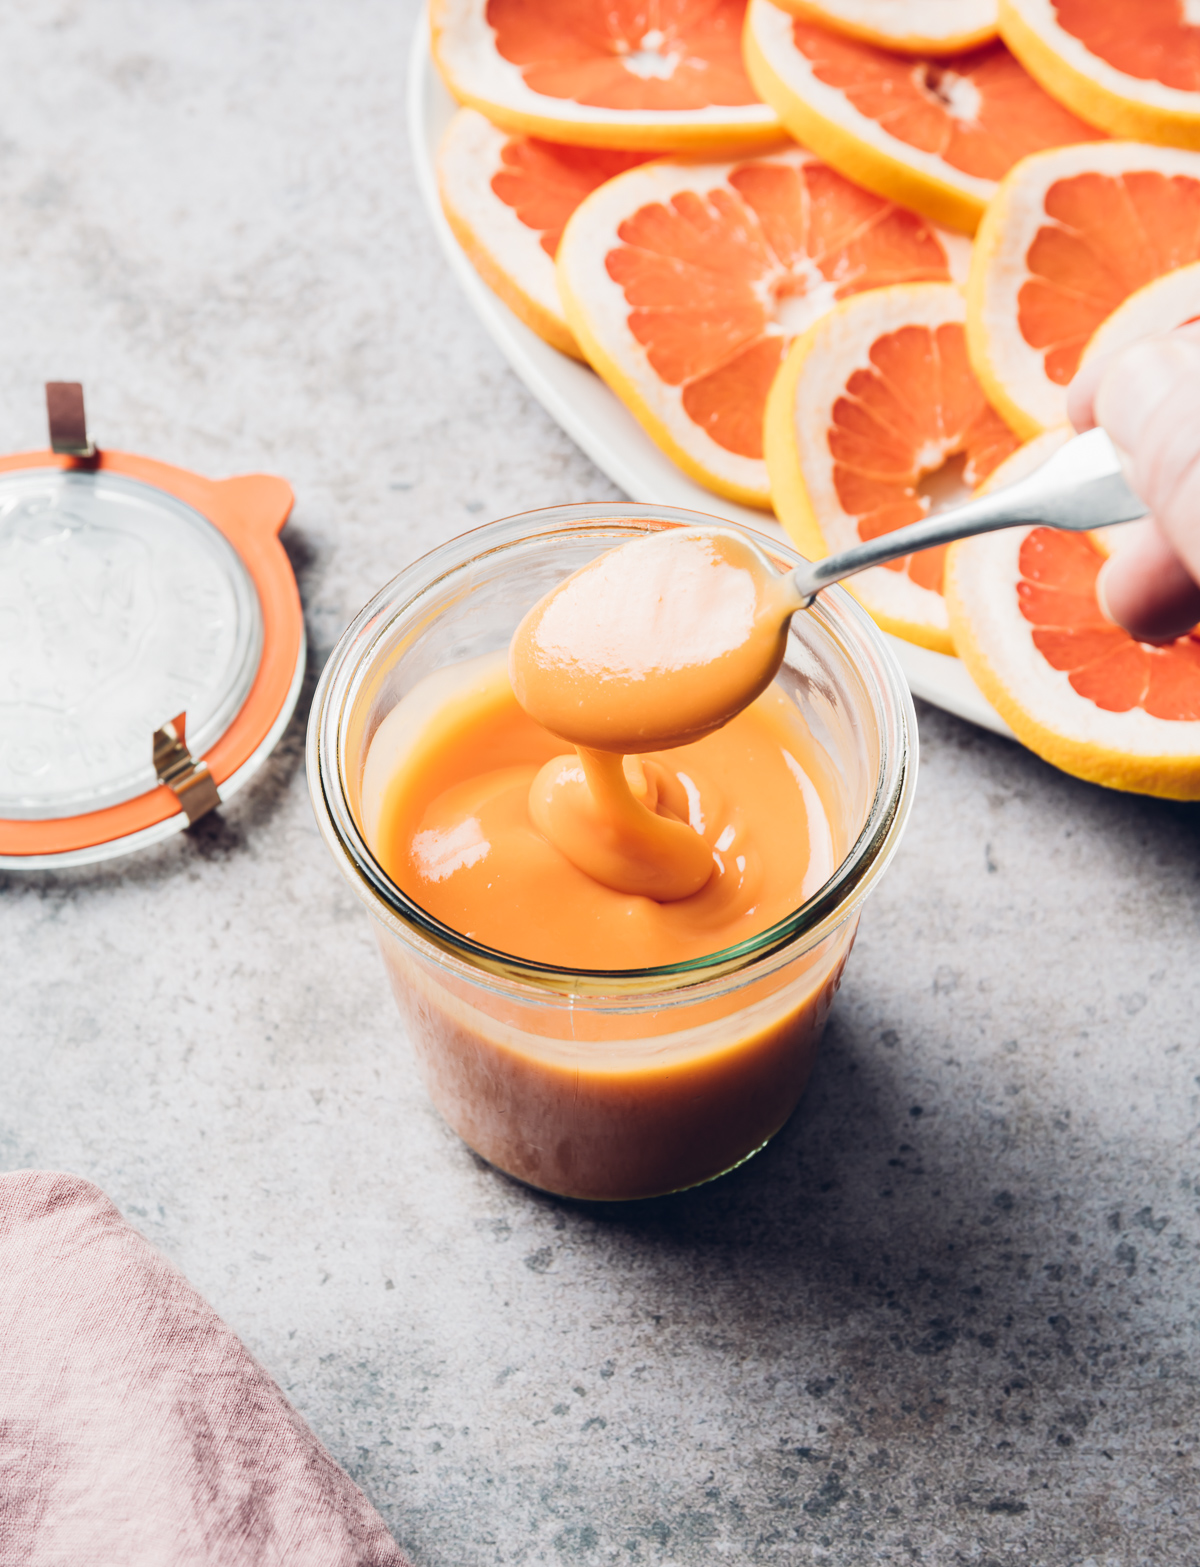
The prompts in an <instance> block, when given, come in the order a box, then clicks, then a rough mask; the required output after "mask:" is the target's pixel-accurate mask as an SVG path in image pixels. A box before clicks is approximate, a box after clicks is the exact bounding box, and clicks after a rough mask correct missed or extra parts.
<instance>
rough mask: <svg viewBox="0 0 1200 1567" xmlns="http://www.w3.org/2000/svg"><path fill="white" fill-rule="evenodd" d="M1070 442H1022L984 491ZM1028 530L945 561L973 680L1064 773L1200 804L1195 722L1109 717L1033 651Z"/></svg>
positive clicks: (1059, 436) (985, 537)
mask: <svg viewBox="0 0 1200 1567" xmlns="http://www.w3.org/2000/svg"><path fill="white" fill-rule="evenodd" d="M1071 434H1072V431H1071V430H1070V428H1069V427H1065V426H1064V427H1062V428H1059V429H1055V430H1049V431H1046V432H1044V433H1043V434H1042V435H1040V436H1038V437H1036V438H1035V439H1033V440H1032V441H1028V442H1026V443H1025V445H1024V446H1022V447H1021V448H1020V450H1019V451H1017V452H1014V453H1013V455H1012V456H1011V457H1010V458H1009V459H1008V461H1007V462H1005V463H1002V464H1001V465H1000V467H999V468H997V469H996V471H995V472H994V473H993V474H992V475H991V478H990V479H989V480H988V482H987V484H986V485H984V486H982V489H983V490H985V491H986V490H995V489H1000V488H1001V487H1003V486H1004V485H1006V484H1013V483H1015V482H1016V481H1017V480H1018V479H1022V478H1024V477H1025V476H1026V474H1028V473H1030V472H1032V471H1033V469H1034V468H1037V467H1040V465H1041V464H1042V463H1043V462H1045V461H1046V460H1047V459H1048V458H1049V457H1050V456H1052V455H1053V453H1054V452H1055V451H1057V450H1058V448H1059V447H1060V446H1061V445H1062V444H1063V443H1064V442H1065V441H1067V440H1069V439H1070V436H1071ZM1032 531H1033V530H1032V529H1031V528H1007V529H1003V530H1001V531H999V532H997V533H988V534H982V535H980V536H979V537H977V538H973V539H961V540H960V541H959V542H958V543H957V544H952V545H951V546H950V549H949V551H948V552H947V556H946V575H945V581H944V591H945V595H946V606H947V609H948V611H949V617H950V626H951V630H952V632H953V636H954V645H955V648H956V650H957V652H958V656H959V657H960V658H961V659H962V661H963V663H964V664H965V665H966V666H967V671H968V673H969V674H970V675H971V678H972V679H973V680H974V681H975V684H976V685H977V686H978V687H979V689H980V690H981V691H982V692H983V694H984V696H985V697H987V699H988V701H989V702H990V703H991V704H992V706H993V707H994V708H995V709H996V711H997V712H998V713H999V714H1000V716H1001V717H1002V718H1003V719H1004V720H1005V721H1006V722H1007V723H1008V725H1009V727H1010V728H1011V729H1012V731H1013V733H1014V734H1015V735H1016V736H1017V738H1018V739H1019V740H1020V741H1021V742H1022V743H1023V744H1024V745H1026V746H1028V747H1029V749H1030V750H1031V751H1033V752H1034V753H1035V754H1036V755H1038V756H1040V757H1041V758H1042V759H1043V761H1046V762H1049V763H1050V764H1051V765H1052V766H1054V767H1057V768H1060V769H1061V770H1062V771H1063V772H1065V773H1070V774H1071V775H1072V776H1073V777H1076V778H1083V779H1085V780H1087V781H1088V782H1089V783H1096V784H1102V785H1103V786H1104V787H1105V788H1109V789H1122V790H1126V791H1130V792H1133V793H1136V794H1151V795H1158V796H1160V797H1162V798H1164V799H1171V800H1195V799H1200V721H1173V720H1168V719H1162V718H1153V717H1151V715H1150V714H1149V713H1146V712H1143V711H1141V710H1140V709H1135V710H1133V711H1130V712H1125V713H1109V712H1105V711H1104V710H1103V709H1101V708H1099V707H1097V706H1096V705H1095V703H1094V702H1091V701H1089V700H1088V698H1086V697H1083V696H1080V695H1079V693H1078V692H1077V691H1076V690H1075V689H1074V688H1073V687H1072V685H1071V683H1070V677H1069V674H1068V672H1067V671H1065V670H1057V669H1054V668H1052V666H1051V665H1050V664H1049V663H1048V662H1047V661H1046V659H1045V658H1043V657H1042V655H1041V653H1039V652H1038V650H1037V648H1036V647H1035V646H1034V642H1033V635H1032V632H1033V627H1032V626H1031V625H1030V623H1029V622H1028V621H1027V620H1026V619H1025V617H1024V616H1023V615H1022V613H1021V610H1020V607H1019V603H1018V599H1017V592H1016V585H1017V582H1018V580H1019V578H1020V568H1019V559H1020V553H1021V545H1022V544H1023V543H1024V541H1025V539H1026V538H1027V537H1028V536H1029V534H1030V533H1031V532H1032ZM1112 531H1113V530H1111V529H1106V530H1105V532H1106V533H1111V532H1112ZM1097 542H1099V541H1097Z"/></svg>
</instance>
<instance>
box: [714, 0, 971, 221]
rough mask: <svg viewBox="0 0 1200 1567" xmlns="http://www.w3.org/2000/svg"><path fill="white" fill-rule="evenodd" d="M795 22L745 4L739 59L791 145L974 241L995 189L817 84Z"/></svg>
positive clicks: (763, 3) (758, 2)
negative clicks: (900, 136)
mask: <svg viewBox="0 0 1200 1567" xmlns="http://www.w3.org/2000/svg"><path fill="white" fill-rule="evenodd" d="M792 22H793V17H792V16H790V15H789V14H788V13H787V12H786V11H782V10H780V8H779V6H777V5H773V4H772V3H771V0H750V4H749V6H748V7H747V8H746V30H745V34H744V39H743V52H744V54H745V59H746V70H747V72H748V73H749V76H750V80H751V81H752V82H753V83H754V86H755V88H756V89H757V91H758V92H759V93H761V94H762V96H763V98H765V99H766V101H767V102H768V103H769V104H771V105H772V106H773V107H774V108H775V110H776V112H777V113H778V115H779V118H780V119H781V120H782V122H783V123H784V125H785V126H786V127H787V129H788V130H789V131H790V132H791V134H792V135H793V136H794V137H795V138H796V140H797V141H798V142H800V143H801V144H802V145H803V146H805V147H811V149H812V150H813V152H815V153H816V154H817V156H818V157H820V158H823V159H824V160H825V162H826V163H828V164H830V165H831V166H832V167H833V168H835V169H837V170H838V172H839V173H841V174H844V175H845V176H846V178H847V179H851V180H854V181H855V182H856V183H857V184H859V185H863V186H865V187H866V189H867V190H872V191H874V192H875V193H876V195H879V196H885V197H886V198H887V199H888V200H889V201H895V202H898V203H899V204H900V205H901V206H903V207H911V208H912V209H913V210H914V211H915V212H920V213H923V214H924V215H925V216H926V217H928V218H932V219H933V220H934V222H936V223H944V224H946V225H947V226H948V227H949V228H954V229H959V230H961V231H962V232H963V233H965V234H973V233H974V232H975V230H976V228H977V227H978V226H979V222H980V219H981V218H982V216H983V213H984V211H985V209H986V207H987V204H988V202H989V201H990V200H991V198H992V197H993V196H994V195H995V192H996V182H995V181H994V180H988V179H981V178H979V177H978V176H976V175H973V174H965V173H962V172H961V171H959V170H957V169H954V168H952V167H951V166H950V165H949V164H948V163H946V161H945V160H944V159H943V158H940V157H938V156H937V154H936V153H932V152H925V151H923V150H922V149H921V148H919V147H913V146H911V145H910V144H909V143H908V142H904V141H900V140H899V139H898V138H897V137H895V136H892V135H890V134H889V133H888V132H887V131H886V130H885V129H884V128H883V126H882V125H880V124H879V123H878V121H876V120H872V119H871V118H870V117H869V116H868V115H865V114H862V113H860V112H859V110H857V109H856V108H855V107H854V105H853V104H852V103H851V102H850V100H849V99H848V98H847V97H846V95H845V93H844V92H842V91H841V89H840V88H837V87H830V86H829V85H827V84H826V83H825V82H822V81H820V80H819V79H818V78H817V76H816V74H815V72H814V71H813V68H812V64H811V62H810V61H809V60H808V59H807V58H806V57H805V55H804V54H802V53H801V51H800V50H799V49H797V48H796V46H795V44H794V42H793V41H792Z"/></svg>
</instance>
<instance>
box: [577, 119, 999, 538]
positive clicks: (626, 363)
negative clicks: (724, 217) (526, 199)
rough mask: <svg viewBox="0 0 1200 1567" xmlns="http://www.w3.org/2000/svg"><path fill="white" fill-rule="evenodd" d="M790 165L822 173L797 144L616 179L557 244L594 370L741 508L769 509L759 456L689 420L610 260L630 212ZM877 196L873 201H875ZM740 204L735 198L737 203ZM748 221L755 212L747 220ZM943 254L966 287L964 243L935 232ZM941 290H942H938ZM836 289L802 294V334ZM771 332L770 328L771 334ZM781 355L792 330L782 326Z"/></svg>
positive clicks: (700, 477) (689, 467) (674, 163)
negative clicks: (745, 171)
mask: <svg viewBox="0 0 1200 1567" xmlns="http://www.w3.org/2000/svg"><path fill="white" fill-rule="evenodd" d="M760 163H769V164H780V163H783V164H787V165H791V166H792V167H794V168H796V169H803V168H804V167H805V166H808V165H815V166H817V167H821V165H820V162H819V160H818V159H816V158H814V157H813V154H812V153H811V152H808V151H806V150H804V149H803V148H800V147H789V148H786V149H784V150H782V151H777V152H775V153H772V154H769V155H766V156H764V157H762V158H754V157H752V158H750V159H737V160H731V161H728V162H721V163H706V162H702V161H699V160H681V159H670V160H668V159H664V160H661V161H659V162H654V163H647V164H643V165H642V166H641V167H639V168H636V169H631V170H630V171H629V172H628V173H626V174H619V175H617V176H616V177H615V178H614V179H612V180H609V181H608V183H607V184H606V185H602V186H601V187H600V188H599V189H598V190H596V191H593V192H592V194H591V195H590V196H588V197H587V198H586V199H585V200H584V201H583V202H581V203H580V205H579V207H578V208H577V209H576V210H575V212H574V213H573V214H572V216H571V218H570V220H569V221H568V223H567V226H566V228H565V230H564V231H563V237H562V241H561V243H560V245H559V250H558V260H557V271H558V291H559V296H560V298H561V300H562V304H563V310H564V313H565V315H566V318H567V322H568V325H569V326H570V328H571V331H572V332H573V333H574V335H575V337H576V340H577V341H578V343H579V345H580V347H581V348H582V349H583V352H584V355H585V357H586V359H587V361H588V363H589V364H590V365H591V366H592V368H593V369H594V370H595V371H596V372H597V373H598V374H599V375H600V377H601V378H602V379H603V380H604V381H606V382H607V383H608V385H609V386H610V387H611V388H612V389H613V391H614V392H616V394H617V396H618V397H619V398H620V399H621V400H622V402H624V403H625V404H626V406H627V407H628V408H629V409H630V410H631V411H632V412H633V414H634V415H635V417H636V418H637V420H638V421H639V423H640V424H641V425H642V427H643V428H644V429H645V431H646V432H647V434H648V435H649V436H650V437H651V439H652V440H653V441H655V443H656V444H657V445H658V446H659V447H660V448H661V449H662V450H663V451H664V452H666V454H667V456H668V457H670V458H671V459H672V461H674V462H675V463H677V464H678V466H679V467H680V468H682V469H683V471H684V472H685V473H686V474H688V476H689V477H690V478H693V479H695V480H696V481H697V483H699V484H701V485H703V486H704V487H705V488H706V489H709V490H712V491H714V492H715V493H716V494H718V495H723V496H726V497H727V498H728V499H730V500H734V501H738V502H739V503H741V504H742V505H745V506H754V507H758V508H760V509H763V510H770V508H771V504H772V498H771V485H770V481H769V478H768V475H767V465H766V462H765V460H764V459H763V458H760V457H748V456H742V455H740V454H738V453H736V452H733V451H729V450H727V449H726V448H724V447H722V446H720V445H719V444H718V443H717V442H716V441H714V440H713V439H712V438H711V436H709V435H708V434H707V432H706V431H705V430H704V429H703V428H702V427H701V426H700V425H699V424H697V423H695V422H694V421H693V420H692V419H691V418H690V417H689V415H688V414H687V412H686V411H685V409H684V406H683V389H682V388H681V387H678V386H669V385H667V384H666V383H665V382H664V381H662V380H660V379H659V377H658V376H657V374H656V373H655V371H654V370H653V368H652V367H651V365H650V362H649V358H648V354H647V350H646V349H645V348H644V347H643V346H642V345H641V343H639V342H638V341H637V339H636V338H635V337H634V336H633V333H632V332H631V331H630V329H629V325H628V316H629V312H630V306H629V304H628V303H627V301H626V298H625V294H624V292H623V290H622V288H621V286H620V285H619V284H618V283H616V282H614V280H613V279H612V277H611V276H610V275H609V273H608V270H607V265H606V260H607V257H608V254H609V252H610V250H612V249H614V248H615V247H617V246H618V245H620V244H621V240H620V237H619V234H618V229H619V227H620V226H621V224H622V223H623V222H624V221H625V220H626V219H627V218H629V217H630V216H631V215H632V214H634V213H635V212H637V211H639V210H640V209H642V208H644V207H648V206H652V205H655V204H662V205H664V206H665V205H667V204H669V203H670V201H671V199H672V198H673V197H674V196H676V195H682V194H685V193H698V192H700V193H704V194H705V196H706V197H707V194H708V193H710V192H711V191H713V190H720V189H724V190H725V191H726V192H728V193H730V194H732V195H735V196H736V192H734V191H733V188H732V187H731V186H730V185H729V183H728V179H729V176H730V175H731V174H733V173H735V172H736V171H737V170H738V169H741V168H745V167H747V165H758V164H760ZM872 199H873V198H872ZM737 200H738V201H739V202H740V201H741V198H740V196H738V197H737ZM750 216H751V218H752V215H750ZM931 231H932V232H934V233H935V235H936V238H937V240H938V242H939V244H940V246H941V248H942V251H943V254H944V255H945V257H946V262H947V268H948V270H949V272H950V275H951V277H952V278H953V279H954V280H955V282H959V281H962V280H965V278H966V272H967V267H968V265H969V258H970V245H969V242H968V241H967V240H965V239H964V238H962V236H960V235H958V234H953V233H949V232H947V231H946V230H943V229H937V230H931ZM943 286H944V285H943ZM834 289H835V285H834V284H830V283H827V282H824V281H823V282H822V283H821V284H820V286H819V287H818V288H817V289H815V290H814V291H813V292H812V293H811V294H810V295H807V296H805V298H804V300H803V301H802V302H800V303H801V308H802V309H804V310H806V311H807V319H804V320H803V321H802V322H801V323H800V329H803V327H806V326H807V325H808V324H809V323H810V322H811V321H812V320H814V319H816V318H817V317H818V316H819V315H820V314H823V313H824V312H825V311H826V310H828V309H829V308H831V307H832V306H833V305H834V303H835V297H836V296H835V292H834ZM771 331H772V334H773V331H774V329H771ZM778 331H779V336H780V339H781V348H782V346H783V342H784V340H786V338H788V337H789V336H791V335H794V333H793V332H785V331H784V330H783V329H782V328H779V329H778Z"/></svg>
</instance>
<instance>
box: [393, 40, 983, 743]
mask: <svg viewBox="0 0 1200 1567" xmlns="http://www.w3.org/2000/svg"><path fill="white" fill-rule="evenodd" d="M457 107H458V106H457V104H456V103H455V102H454V99H453V98H452V97H451V96H450V94H449V93H448V92H447V91H446V88H445V87H444V86H443V85H442V80H441V77H440V76H439V75H438V74H437V70H436V69H435V67H434V64H433V59H432V56H431V55H430V52H429V19H428V16H427V14H426V13H425V12H424V11H423V12H422V14H421V17H420V19H419V21H418V23H417V30H416V34H415V36H414V38H413V44H412V51H411V54H410V56H409V72H408V134H409V140H410V142H411V143H412V153H413V162H414V164H415V165H416V174H417V185H418V187H419V189H420V192H421V197H422V200H423V201H424V203H425V207H426V210H427V212H428V214H429V220H430V222H431V223H432V224H433V227H434V232H435V233H436V234H437V237H438V239H439V240H440V242H441V246H442V250H443V251H444V252H445V255H446V260H447V261H448V262H449V263H450V268H451V270H452V271H453V273H454V275H455V277H457V279H458V281H459V283H460V284H461V285H462V288H463V291H464V292H465V294H466V296H467V299H468V300H469V301H470V303H471V306H472V308H473V309H474V311H475V314H476V315H477V316H478V317H479V319H480V321H481V322H482V323H483V326H484V328H485V329H486V331H487V333H488V335H489V337H491V339H492V341H493V342H494V343H495V344H496V346H497V348H499V350H500V352H501V353H502V354H503V355H504V357H505V358H506V359H507V360H508V362H509V364H510V365H511V366H512V368H513V370H514V371H515V372H516V374H517V375H518V376H519V377H520V379H521V380H522V381H523V382H524V383H525V385H526V386H527V387H528V388H529V390H530V391H531V392H532V393H533V395H534V396H535V397H536V398H537V400H538V402H539V403H541V405H542V407H543V408H544V409H545V410H546V412H547V413H548V414H549V415H550V417H551V418H552V419H554V420H555V421H556V422H557V423H558V424H560V425H561V426H562V428H563V429H564V430H565V431H566V432H567V434H568V435H569V436H570V437H571V439H572V440H573V441H574V442H575V444H576V445H577V446H579V447H581V448H582V449H583V450H584V451H585V452H586V453H587V455H588V456H589V457H590V458H591V459H592V461H593V462H594V463H595V464H596V466H597V468H599V469H600V470H601V472H602V473H605V474H607V475H608V477H609V478H610V479H611V480H612V481H613V483H614V484H615V485H617V486H618V488H620V489H622V490H624V491H625V493H626V495H628V496H629V498H630V500H634V501H641V502H643V503H644V504H646V505H650V506H683V507H688V508H690V509H691V510H693V511H702V512H708V513H709V514H710V515H719V516H720V517H722V518H725V519H728V520H729V521H730V522H735V523H739V524H741V525H742V526H743V527H747V528H754V529H756V530H757V531H758V532H760V533H775V534H778V535H779V536H780V537H782V536H783V535H782V530H781V529H780V527H779V524H778V523H777V522H776V521H775V519H774V518H773V517H771V516H770V515H769V514H768V513H767V512H760V511H752V510H751V509H750V508H749V507H747V506H738V505H736V504H735V503H734V502H733V501H727V500H724V499H722V498H721V497H720V496H718V495H713V494H711V493H710V492H709V491H708V490H705V489H702V488H701V486H700V485H698V484H695V483H694V482H693V481H692V480H691V479H689V478H688V477H687V475H686V474H684V473H682V472H681V471H680V470H679V469H678V468H677V467H676V466H675V464H674V463H673V462H672V461H671V460H670V458H669V457H667V456H666V455H665V454H664V453H663V452H660V451H659V449H658V447H657V446H655V444H654V442H653V441H652V440H651V439H650V437H649V436H648V435H647V434H646V432H645V431H644V430H643V429H642V427H641V425H640V424H638V422H637V420H636V419H635V418H634V417H633V415H632V414H631V413H630V412H629V410H628V409H627V408H626V407H625V405H624V403H622V402H621V401H620V399H619V398H618V397H616V395H615V394H614V393H612V392H610V391H609V389H608V387H607V386H605V384H604V382H603V381H602V380H601V379H600V377H599V376H598V375H596V374H595V373H594V372H593V371H591V370H589V369H588V368H587V366H586V365H581V364H579V363H578V362H577V361H576V360H574V359H568V358H567V356H566V355H565V354H560V353H559V352H558V350H557V349H555V348H551V347H550V345H549V343H545V342H543V341H542V339H541V338H540V337H538V335H537V333H536V332H532V331H530V329H529V328H528V327H527V326H526V325H525V323H524V322H523V321H521V320H519V319H518V318H517V317H516V316H515V315H514V314H513V313H512V311H511V310H510V309H509V308H508V306H507V305H506V304H504V303H503V302H502V301H501V300H499V299H498V298H497V297H496V295H495V294H493V293H492V291H491V289H490V288H489V287H488V286H487V284H486V283H485V282H484V281H483V279H482V278H481V277H480V276H479V274H478V273H477V272H476V270H475V268H474V267H473V266H472V265H471V263H470V261H469V260H468V259H467V256H466V253H465V252H464V251H463V249H462V247H461V246H460V245H459V243H458V241H457V240H456V239H455V237H454V235H453V234H452V233H451V230H450V225H449V224H448V223H447V222H446V219H445V217H444V216H443V215H442V207H441V202H440V201H439V199H438V189H437V171H436V166H435V161H434V160H435V156H436V153H437V148H438V145H439V143H440V142H441V139H442V135H443V133H444V132H445V129H446V126H447V125H448V124H449V123H450V120H451V118H452V116H453V115H454V113H455V110H456V109H457ZM887 640H888V643H889V645H890V647H891V650H892V652H893V653H894V654H895V655H896V660H897V662H898V663H899V665H900V667H901V668H902V669H903V671H904V673H905V675H906V677H907V679H908V684H909V686H910V688H911V690H912V693H913V695H914V696H918V697H922V698H923V699H924V700H925V701H926V702H933V703H934V704H935V705H936V706H938V707H943V708H945V709H946V711H947V712H950V713H956V714H957V715H958V716H959V717H960V718H966V719H969V720H970V721H971V722H972V723H974V724H980V725H982V726H983V728H985V729H991V730H994V731H995V733H996V734H1001V735H1008V736H1010V737H1011V736H1012V730H1011V729H1010V728H1009V727H1008V725H1007V724H1006V723H1005V722H1004V720H1003V719H1002V718H1001V717H1000V715H999V713H997V712H996V710H995V708H994V707H992V705H991V703H990V702H988V700H987V699H986V697H984V695H983V693H982V692H981V691H980V689H979V687H978V686H977V685H976V684H975V682H974V681H973V680H972V679H971V677H970V675H969V674H968V673H967V671H966V668H965V666H964V665H963V664H962V663H961V662H960V661H959V660H958V659H957V658H950V657H948V656H947V655H946V654H945V653H933V652H931V651H930V650H929V649H928V648H923V647H917V646H915V645H914V644H913V643H911V642H903V641H901V639H900V638H899V637H892V636H889V637H888V638H887Z"/></svg>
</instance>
